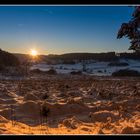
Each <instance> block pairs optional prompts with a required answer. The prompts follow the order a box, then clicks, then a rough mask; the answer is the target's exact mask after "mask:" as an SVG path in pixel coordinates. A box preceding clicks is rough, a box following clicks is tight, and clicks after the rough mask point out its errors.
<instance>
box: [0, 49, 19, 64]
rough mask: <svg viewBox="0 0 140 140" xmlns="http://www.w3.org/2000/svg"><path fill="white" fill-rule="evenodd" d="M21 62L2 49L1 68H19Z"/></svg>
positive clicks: (0, 55)
mask: <svg viewBox="0 0 140 140" xmlns="http://www.w3.org/2000/svg"><path fill="white" fill-rule="evenodd" d="M19 64H20V61H19V60H18V58H17V57H16V56H14V55H13V54H11V53H9V52H6V51H3V50H1V49H0V66H17V65H19Z"/></svg>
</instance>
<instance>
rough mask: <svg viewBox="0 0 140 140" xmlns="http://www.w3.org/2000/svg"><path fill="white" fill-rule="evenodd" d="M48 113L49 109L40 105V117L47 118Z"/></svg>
mask: <svg viewBox="0 0 140 140" xmlns="http://www.w3.org/2000/svg"><path fill="white" fill-rule="evenodd" d="M49 112H50V109H49V108H47V107H46V105H45V104H44V105H42V107H41V115H42V116H44V117H47V116H48V113H49Z"/></svg>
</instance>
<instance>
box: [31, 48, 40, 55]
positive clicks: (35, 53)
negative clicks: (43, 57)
mask: <svg viewBox="0 0 140 140" xmlns="http://www.w3.org/2000/svg"><path fill="white" fill-rule="evenodd" d="M30 54H31V55H32V56H37V55H38V52H37V51H36V50H35V49H32V50H31V52H30Z"/></svg>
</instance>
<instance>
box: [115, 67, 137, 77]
mask: <svg viewBox="0 0 140 140" xmlns="http://www.w3.org/2000/svg"><path fill="white" fill-rule="evenodd" d="M112 76H140V73H139V72H138V71H136V70H128V69H124V70H119V71H116V72H113V73H112Z"/></svg>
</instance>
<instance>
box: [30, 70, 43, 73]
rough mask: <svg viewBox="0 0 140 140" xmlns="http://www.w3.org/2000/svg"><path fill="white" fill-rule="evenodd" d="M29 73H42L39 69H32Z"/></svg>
mask: <svg viewBox="0 0 140 140" xmlns="http://www.w3.org/2000/svg"><path fill="white" fill-rule="evenodd" d="M31 72H32V73H38V74H40V73H42V71H41V70H40V69H33V70H31Z"/></svg>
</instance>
